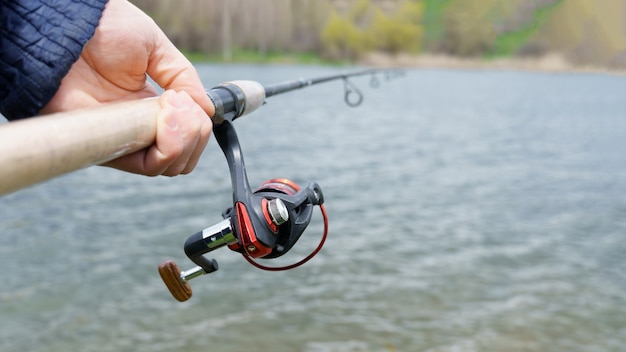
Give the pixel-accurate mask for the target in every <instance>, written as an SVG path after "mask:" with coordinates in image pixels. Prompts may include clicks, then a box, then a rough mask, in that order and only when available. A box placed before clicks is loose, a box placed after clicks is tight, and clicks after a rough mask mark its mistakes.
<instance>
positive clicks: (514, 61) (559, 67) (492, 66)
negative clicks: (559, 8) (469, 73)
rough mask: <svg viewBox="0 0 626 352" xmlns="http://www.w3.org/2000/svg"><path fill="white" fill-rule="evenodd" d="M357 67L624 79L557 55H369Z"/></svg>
mask: <svg viewBox="0 0 626 352" xmlns="http://www.w3.org/2000/svg"><path fill="white" fill-rule="evenodd" d="M358 63H359V64H361V65H367V66H376V67H404V68H449V69H474V70H475V69H479V70H480V69H484V70H518V71H536V72H553V73H562V72H581V73H604V74H609V75H616V76H626V70H613V69H608V68H604V67H593V66H584V67H583V66H576V65H573V64H572V63H570V62H568V61H567V60H565V59H564V58H563V57H562V56H560V55H558V54H550V55H546V56H543V57H539V58H498V59H464V58H457V57H452V56H447V55H433V54H423V55H407V54H398V55H395V56H392V55H388V54H381V53H371V54H368V55H366V56H365V57H364V58H363V59H361V60H359V62H358Z"/></svg>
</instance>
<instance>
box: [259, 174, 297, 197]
mask: <svg viewBox="0 0 626 352" xmlns="http://www.w3.org/2000/svg"><path fill="white" fill-rule="evenodd" d="M265 189H273V190H275V191H278V192H281V193H284V194H288V195H290V196H291V195H294V194H296V192H298V191H299V190H300V186H298V184H297V183H295V182H293V181H291V180H289V179H286V178H273V179H271V180H269V181H266V182H264V183H263V184H262V185H261V186H260V187H259V188H257V189H256V191H254V192H255V193H256V192H258V191H262V190H265Z"/></svg>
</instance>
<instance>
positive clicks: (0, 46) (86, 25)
mask: <svg viewBox="0 0 626 352" xmlns="http://www.w3.org/2000/svg"><path fill="white" fill-rule="evenodd" d="M106 2H107V0H0V112H1V113H2V114H3V115H4V116H5V117H6V118H7V119H9V120H14V119H20V118H25V117H30V116H35V115H37V114H38V112H39V110H41V108H43V106H44V105H46V104H47V103H48V102H49V101H50V99H52V97H53V96H54V94H55V92H56V91H57V89H58V88H59V86H60V84H61V79H62V78H63V77H64V76H65V75H66V74H67V72H68V71H69V70H70V67H71V66H72V64H73V63H74V62H76V60H78V57H79V55H80V53H81V51H82V49H83V47H84V46H85V44H86V43H87V41H89V39H91V37H92V36H93V35H94V33H95V30H96V27H97V26H98V22H99V21H100V17H101V15H102V11H104V6H105V5H106Z"/></svg>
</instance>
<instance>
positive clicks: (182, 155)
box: [105, 90, 212, 176]
mask: <svg viewBox="0 0 626 352" xmlns="http://www.w3.org/2000/svg"><path fill="white" fill-rule="evenodd" d="M159 103H160V104H161V108H162V109H161V111H160V112H159V114H158V116H157V120H158V121H157V135H156V141H155V143H154V144H153V145H152V146H151V147H149V148H147V149H145V150H142V151H139V152H136V153H133V154H131V155H127V156H125V157H121V158H118V159H116V160H113V161H111V162H108V163H107V164H105V165H106V166H111V167H114V168H117V169H120V170H124V171H127V172H132V173H137V174H142V175H147V176H157V175H165V176H176V175H179V174H187V173H189V172H191V171H192V170H193V169H194V168H195V167H196V165H197V164H198V160H199V159H200V156H201V155H202V152H203V151H204V148H205V147H206V145H207V143H208V141H209V137H210V136H211V130H212V123H211V119H210V118H209V117H208V116H207V114H206V112H205V111H204V110H203V109H202V108H201V107H200V106H198V105H197V104H196V103H195V102H194V101H193V99H192V98H191V97H190V95H189V94H187V93H186V92H178V93H177V92H175V91H173V90H168V91H165V93H163V95H161V97H160V98H159Z"/></svg>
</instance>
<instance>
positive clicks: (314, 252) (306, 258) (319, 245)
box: [243, 204, 328, 271]
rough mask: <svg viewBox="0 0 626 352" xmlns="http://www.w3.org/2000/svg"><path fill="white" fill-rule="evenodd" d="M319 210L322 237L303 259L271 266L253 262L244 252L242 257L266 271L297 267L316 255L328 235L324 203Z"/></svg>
mask: <svg viewBox="0 0 626 352" xmlns="http://www.w3.org/2000/svg"><path fill="white" fill-rule="evenodd" d="M320 210H321V212H322V217H323V218H324V233H323V234H322V239H321V240H320V243H319V244H318V245H317V248H315V249H314V250H313V252H311V253H310V254H309V255H308V256H306V257H305V258H304V259H302V260H300V261H298V262H296V263H293V264H291V265H286V266H278V267H273V266H265V265H262V264H259V263H257V262H255V261H254V260H253V259H252V258H250V256H248V255H246V253H243V257H244V258H246V260H247V261H248V263H250V264H252V265H253V266H255V267H257V268H259V269H262V270H267V271H284V270H290V269H293V268H297V267H299V266H300V265H302V264H304V263H306V262H308V261H309V260H311V259H313V257H315V256H316V255H317V253H319V252H320V251H321V250H322V247H323V246H324V243H325V242H326V237H328V215H327V214H326V208H324V204H322V205H320Z"/></svg>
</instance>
